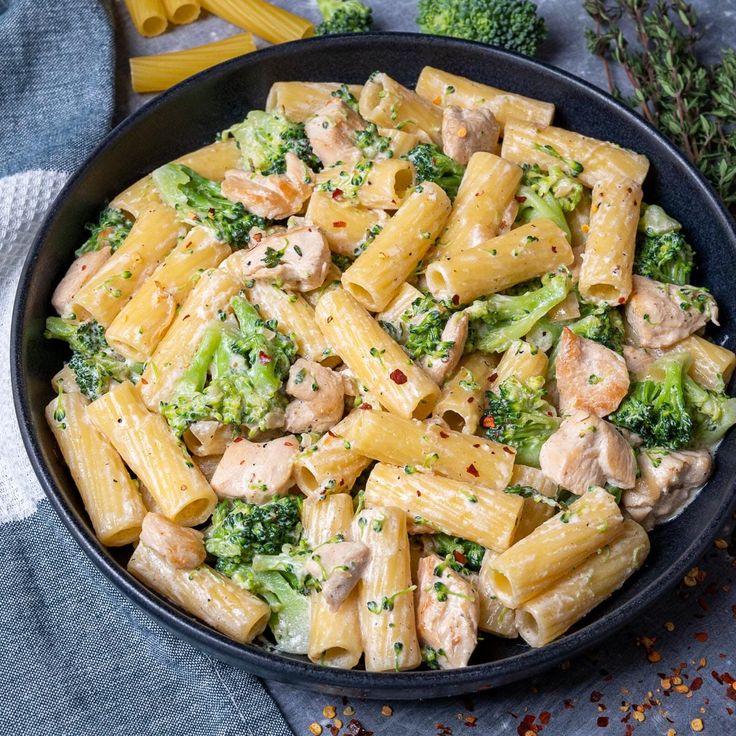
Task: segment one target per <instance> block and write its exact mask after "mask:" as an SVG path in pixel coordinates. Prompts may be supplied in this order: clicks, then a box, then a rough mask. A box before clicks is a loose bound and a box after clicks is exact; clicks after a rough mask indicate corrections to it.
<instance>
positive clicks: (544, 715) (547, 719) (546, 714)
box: [539, 710, 552, 726]
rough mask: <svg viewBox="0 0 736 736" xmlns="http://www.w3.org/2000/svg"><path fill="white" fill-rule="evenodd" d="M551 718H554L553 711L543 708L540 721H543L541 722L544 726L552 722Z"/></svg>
mask: <svg viewBox="0 0 736 736" xmlns="http://www.w3.org/2000/svg"><path fill="white" fill-rule="evenodd" d="M551 718H552V714H551V713H550V712H549V711H548V710H543V711H542V712H541V713H540V714H539V722H540V723H541V724H542V725H543V726H546V725H547V724H548V723H549V722H550V719H551Z"/></svg>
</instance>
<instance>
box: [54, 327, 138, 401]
mask: <svg viewBox="0 0 736 736" xmlns="http://www.w3.org/2000/svg"><path fill="white" fill-rule="evenodd" d="M44 337H46V338H47V339H50V340H64V342H66V343H68V344H69V347H70V348H71V349H72V357H71V359H70V360H69V367H70V368H71V369H72V370H73V371H74V376H75V378H76V380H77V385H78V386H79V389H80V391H81V392H82V393H83V394H84V395H85V396H86V397H87V398H88V399H90V401H94V400H95V399H98V398H99V397H100V396H102V394H104V393H105V392H106V391H107V390H108V388H109V386H110V381H111V380H115V381H127V380H131V381H136V380H137V379H138V377H139V376H140V374H141V372H142V371H143V365H142V364H141V363H135V362H133V361H129V360H125V358H123V357H121V356H120V355H118V354H117V353H116V352H115V351H114V350H113V349H112V348H111V347H110V346H109V345H108V344H107V340H106V339H105V328H104V327H103V326H102V325H101V324H99V323H98V322H95V321H94V320H88V321H86V322H80V321H78V320H76V319H65V318H62V317H49V318H48V319H47V320H46V331H45V332H44Z"/></svg>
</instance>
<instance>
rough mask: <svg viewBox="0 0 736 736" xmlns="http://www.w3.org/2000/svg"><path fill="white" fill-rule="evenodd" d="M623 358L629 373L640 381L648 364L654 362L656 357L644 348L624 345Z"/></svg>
mask: <svg viewBox="0 0 736 736" xmlns="http://www.w3.org/2000/svg"><path fill="white" fill-rule="evenodd" d="M624 360H625V361H626V367H627V368H628V371H629V373H631V375H632V376H634V378H635V379H636V380H637V381H640V380H641V379H642V377H643V376H644V374H645V373H646V372H647V370H648V369H649V366H650V365H651V364H652V363H654V361H655V360H656V357H655V356H654V355H652V354H651V353H650V352H649V351H648V350H646V349H645V348H637V347H634V346H633V345H624Z"/></svg>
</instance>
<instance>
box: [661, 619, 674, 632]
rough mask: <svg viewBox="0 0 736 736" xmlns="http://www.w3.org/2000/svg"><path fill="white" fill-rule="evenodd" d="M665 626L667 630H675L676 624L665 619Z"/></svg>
mask: <svg viewBox="0 0 736 736" xmlns="http://www.w3.org/2000/svg"><path fill="white" fill-rule="evenodd" d="M664 628H665V630H666V631H674V630H675V625H674V624H673V623H672V621H665V622H664Z"/></svg>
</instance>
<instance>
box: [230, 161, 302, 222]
mask: <svg viewBox="0 0 736 736" xmlns="http://www.w3.org/2000/svg"><path fill="white" fill-rule="evenodd" d="M284 160H285V161H286V172H285V173H283V174H269V175H268V176H264V175H263V174H259V173H257V172H251V171H243V170H242V169H230V170H228V171H226V172H225V179H224V180H223V182H222V193H223V194H224V195H225V196H226V197H227V198H228V199H229V200H231V201H232V202H240V203H241V204H242V205H243V206H244V207H245V209H247V210H248V211H249V212H252V213H253V214H255V215H258V216H259V217H265V218H266V219H268V220H283V219H284V218H286V217H289V216H290V215H296V214H298V213H299V212H301V211H302V209H303V208H304V205H305V203H306V201H307V200H308V199H309V197H310V196H311V195H312V190H313V189H314V174H313V172H312V170H311V169H310V168H309V167H308V166H307V165H306V164H305V163H304V162H303V161H302V160H301V159H300V158H299V157H298V156H296V155H295V154H293V153H291V152H289V153H287V154H286V156H285V157H284Z"/></svg>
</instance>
